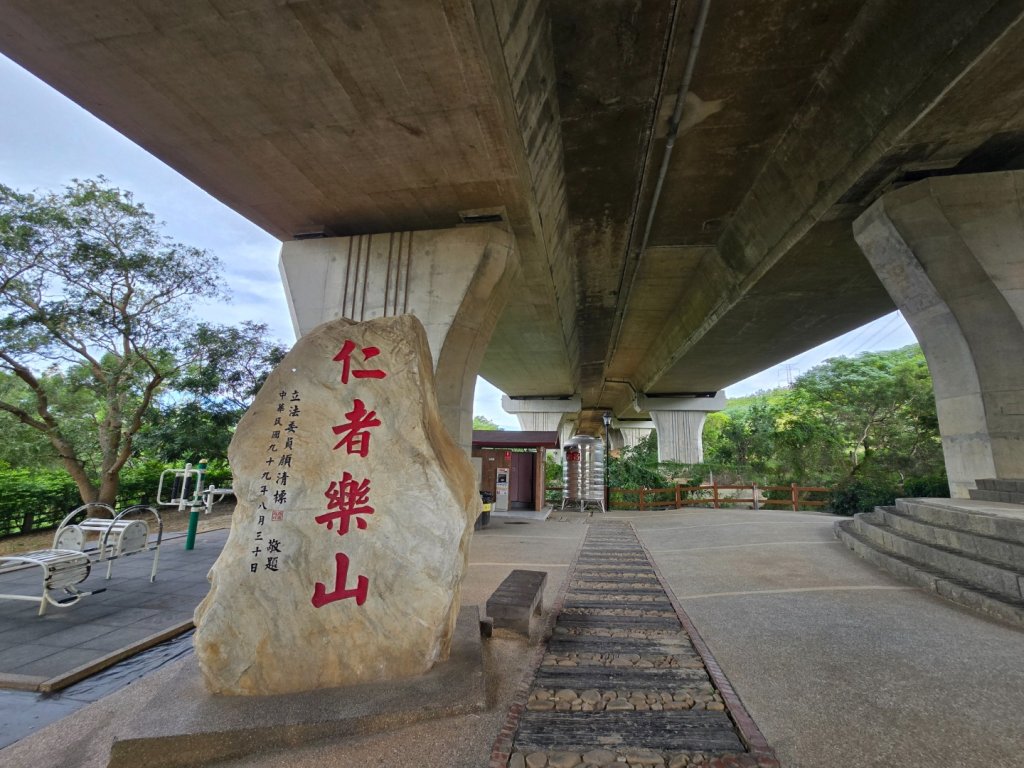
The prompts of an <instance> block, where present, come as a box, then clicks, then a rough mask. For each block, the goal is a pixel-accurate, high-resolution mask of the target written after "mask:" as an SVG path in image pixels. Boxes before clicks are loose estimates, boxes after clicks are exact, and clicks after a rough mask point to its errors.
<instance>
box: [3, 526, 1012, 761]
mask: <svg viewBox="0 0 1024 768" xmlns="http://www.w3.org/2000/svg"><path fill="white" fill-rule="evenodd" d="M590 519H591V518H590V516H582V517H581V516H574V517H572V518H568V519H567V520H566V521H564V522H557V521H548V522H544V523H540V522H537V523H529V524H525V525H505V524H503V523H502V524H498V525H495V524H493V523H492V525H491V527H490V528H488V529H486V530H484V531H482V532H479V533H478V534H477V535H476V536H475V537H474V541H473V547H472V552H471V564H470V572H469V576H468V578H467V580H466V583H465V586H464V588H463V601H464V603H466V604H481V603H483V602H485V601H486V599H487V597H488V596H489V595H490V593H491V592H492V591H493V590H494V589H495V588H496V587H497V586H498V584H500V583H501V581H502V580H503V579H504V578H505V576H507V575H508V573H509V572H510V571H511V570H512V569H513V568H528V569H536V570H547V571H548V572H549V578H548V584H547V588H546V593H545V605H553V604H554V602H555V598H556V596H557V592H558V590H559V587H560V585H561V584H562V582H563V580H564V578H565V575H566V573H567V566H568V564H569V563H570V562H571V560H572V557H573V555H574V553H575V552H576V551H577V549H578V547H579V545H580V543H581V541H582V537H583V534H584V533H585V532H586V530H587V528H586V526H585V525H581V524H579V523H583V522H589V520H590ZM593 519H600V520H606V521H607V520H614V519H629V520H631V521H633V522H634V525H635V526H636V530H637V532H638V534H639V535H640V538H641V540H642V541H643V542H644V543H645V544H646V546H647V548H648V549H649V551H650V552H651V555H652V557H653V559H654V560H655V562H656V564H657V565H658V567H659V569H660V571H661V573H662V575H663V576H664V577H665V579H666V580H667V581H668V582H669V584H670V586H671V588H672V590H673V591H674V592H675V594H676V595H677V597H678V598H679V601H680V603H681V604H682V606H683V607H684V608H685V610H686V612H687V613H688V614H689V615H690V617H691V618H692V619H693V621H694V623H695V624H696V626H697V629H698V630H699V631H700V633H701V634H702V635H703V637H704V640H705V641H706V642H707V644H708V646H709V647H710V649H711V651H712V653H713V654H714V655H715V657H716V659H717V661H718V663H719V664H720V666H721V667H722V669H723V671H724V672H725V674H726V675H727V676H728V678H729V680H730V681H731V683H732V684H733V687H734V688H735V689H736V691H737V692H738V693H739V696H740V698H741V699H742V701H743V703H744V704H745V705H746V707H747V709H748V710H749V711H750V713H751V714H752V715H753V718H754V720H755V721H756V722H757V724H758V726H760V728H761V730H762V731H763V732H764V734H765V736H766V737H767V739H768V741H769V742H770V743H771V745H772V746H773V747H774V748H775V750H776V752H777V753H778V756H779V758H780V761H781V763H782V764H783V765H784V766H787V768H791V767H792V768H811V767H813V768H820V767H821V766H831V765H837V766H838V765H858V766H875V765H886V766H896V767H897V768H899V767H905V768H911V767H913V768H919V767H920V766H926V765H943V766H960V767H962V768H968V767H969V768H973V767H975V766H977V767H978V768H980V767H981V766H990V765H998V766H1000V768H1024V750H1022V749H1021V746H1022V744H1024V740H1022V737H1021V736H1020V733H1019V725H1020V723H1019V720H1020V713H1021V712H1022V711H1024V664H1021V662H1020V660H1021V659H1022V658H1024V633H1022V632H1020V631H1019V630H1015V629H1013V628H1012V627H1009V626H1007V625H1004V624H1001V623H998V622H996V621H993V620H989V619H986V618H983V617H981V616H978V615H975V614H972V613H969V612H967V611H964V610H961V609H959V608H957V607H955V606H953V605H951V604H949V603H947V602H945V601H943V600H941V599H939V598H936V597H935V596H933V595H931V594H929V593H926V592H923V591H921V590H919V589H916V588H913V587H908V586H907V585H905V584H902V583H900V582H897V581H895V580H893V579H890V578H889V577H888V576H886V575H885V574H883V573H881V572H879V571H876V570H874V569H873V568H872V567H870V566H869V565H867V564H866V563H864V562H863V561H861V560H860V559H859V558H857V557H856V555H854V554H853V553H852V552H850V551H848V550H847V549H846V548H845V547H843V546H842V545H840V544H838V543H837V542H835V539H834V538H833V537H832V524H833V522H834V521H835V518H834V517H832V516H829V515H818V514H814V513H793V512H778V511H764V510H762V511H745V510H679V511H671V510H669V511H664V512H644V513H618V512H616V513H609V514H607V515H603V516H602V515H595V516H594V518H593ZM539 640H540V638H539V637H536V636H535V637H534V638H533V644H529V643H528V642H527V641H526V640H525V639H523V638H522V637H520V636H517V635H513V634H510V633H507V632H504V631H502V630H496V632H495V637H494V638H492V639H491V640H490V641H488V642H487V643H486V645H485V651H484V653H485V662H484V663H485V667H486V671H487V673H488V675H489V679H490V690H489V697H490V698H489V706H490V709H488V710H487V711H486V712H483V713H478V714H473V715H466V716H459V717H453V718H447V719H444V720H437V721H431V722H426V723H421V724H418V725H413V726H408V727H405V728H400V729H395V730H391V731H388V732H386V733H381V734H376V735H368V736H360V737H357V738H350V739H342V740H339V741H336V742H327V743H318V744H310V745H306V746H302V747H297V748H294V749H290V750H288V751H287V753H286V754H284V755H283V754H281V753H265V754H257V755H253V756H251V757H248V758H245V759H244V760H239V761H236V762H233V763H226V764H225V765H232V766H256V767H257V768H262V767H266V768H270V767H271V766H274V767H275V768H276V767H277V766H280V765H282V764H287V765H289V766H295V768H313V767H314V766H326V765H331V766H348V765H352V766H363V765H373V766H377V767H378V768H399V767H402V768H405V767H406V766H410V765H423V766H445V767H446V768H480V766H484V765H486V764H487V762H488V760H489V757H490V750H491V746H492V744H493V743H494V740H495V737H496V736H497V735H498V733H499V731H500V730H501V728H502V726H503V725H504V723H505V719H506V715H507V712H508V709H509V706H510V704H511V702H512V701H513V700H514V699H515V697H516V693H517V688H518V686H519V685H520V684H521V683H523V682H524V675H525V674H528V670H530V667H531V661H532V659H533V656H534V653H535V652H536V649H537V645H536V643H537V642H538V641H539ZM188 663H191V662H190V659H188V658H186V659H183V660H179V661H176V662H174V663H172V664H169V665H167V667H166V668H164V669H160V670H158V671H156V672H154V673H153V674H151V675H148V676H147V677H145V678H143V679H141V680H138V681H136V682H135V683H133V684H132V685H130V686H128V687H127V688H125V689H123V690H121V691H118V692H117V693H114V694H112V695H110V696H107V697H106V698H103V699H102V700H100V701H98V702H96V703H94V704H90V705H89V706H87V707H85V708H84V709H83V710H81V711H80V712H77V713H75V714H73V715H71V716H70V717H68V718H65V719H64V720H62V721H60V722H58V723H55V724H54V725H52V726H50V727H48V728H44V729H43V730H41V731H39V732H37V733H35V734H33V735H31V736H28V737H27V738H25V739H22V740H21V741H19V742H18V743H16V744H14V745H12V746H11V747H8V748H7V749H5V750H3V751H0V764H2V765H4V766H5V768H21V767H22V766H24V767H25V768H29V766H31V768H45V766H67V767H68V768H74V767H75V766H104V765H106V759H107V756H108V755H109V749H110V744H111V743H112V741H113V739H114V737H115V735H117V734H119V733H120V730H119V729H123V726H124V723H125V719H126V717H128V716H129V714H130V713H131V712H133V711H135V710H136V709H138V708H142V707H146V706H147V705H148V703H149V702H151V701H154V700H156V699H158V698H159V697H160V696H161V694H162V692H163V691H165V690H166V687H165V686H166V683H167V681H168V680H169V679H170V678H171V677H172V676H173V675H174V674H175V672H176V670H179V669H180V668H181V665H183V664H188ZM69 690H70V691H73V690H74V689H69Z"/></svg>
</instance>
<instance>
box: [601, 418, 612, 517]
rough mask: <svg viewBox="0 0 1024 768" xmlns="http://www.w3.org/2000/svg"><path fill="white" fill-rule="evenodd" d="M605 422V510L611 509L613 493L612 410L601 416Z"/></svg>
mask: <svg viewBox="0 0 1024 768" xmlns="http://www.w3.org/2000/svg"><path fill="white" fill-rule="evenodd" d="M601 420H602V421H603V422H604V508H605V511H608V510H609V509H611V494H610V493H608V462H609V461H611V458H612V457H611V441H610V440H609V437H608V433H609V431H610V430H611V427H612V414H611V412H610V411H605V412H604V416H602V417H601Z"/></svg>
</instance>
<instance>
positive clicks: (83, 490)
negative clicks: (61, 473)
mask: <svg viewBox="0 0 1024 768" xmlns="http://www.w3.org/2000/svg"><path fill="white" fill-rule="evenodd" d="M61 459H62V460H63V462H64V469H66V470H67V472H68V474H69V475H71V479H72V480H74V481H75V485H77V486H78V495H79V496H81V497H82V503H83V504H88V503H90V502H93V501H100V500H101V499H99V498H98V496H99V492H98V491H97V490H96V486H95V485H93V484H92V481H91V480H89V476H88V475H87V474H86V473H85V469H84V468H83V467H82V464H81V462H79V461H78V459H76V458H75V457H74V456H62V457H61Z"/></svg>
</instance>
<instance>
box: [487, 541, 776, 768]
mask: <svg viewBox="0 0 1024 768" xmlns="http://www.w3.org/2000/svg"><path fill="white" fill-rule="evenodd" d="M560 608H561V610H560V612H559V613H558V615H557V618H556V620H555V623H554V627H553V630H552V633H551V636H550V639H549V641H548V643H547V647H546V648H545V649H544V652H543V656H542V657H541V658H540V663H539V665H538V666H537V668H536V670H535V673H534V676H533V679H532V681H531V682H530V684H529V685H528V686H527V687H524V688H523V689H522V690H521V694H522V698H523V700H522V701H519V702H517V703H515V704H513V707H512V710H511V711H510V713H509V719H508V722H507V724H506V727H505V729H504V730H503V731H502V735H501V736H499V738H498V741H497V742H496V744H495V749H494V752H493V754H492V761H491V768H505V766H510V767H511V768H527V767H528V768H576V767H577V766H580V767H583V766H623V765H629V766H641V767H642V768H656V767H662V768H683V767H684V766H686V767H688V766H707V767H708V768H726V767H727V766H728V767H732V766H747V767H751V768H752V767H753V766H760V767H761V768H769V767H772V766H778V762H777V760H776V759H775V755H774V752H773V751H772V750H771V749H770V747H768V744H767V742H766V741H765V740H764V737H763V736H762V735H761V733H760V731H758V730H757V727H756V726H755V725H754V724H753V721H752V720H751V719H750V717H749V715H748V714H747V713H746V711H745V710H744V709H743V705H742V704H741V703H740V701H739V699H738V697H736V695H735V692H734V691H733V690H732V687H731V686H730V685H729V683H728V681H727V680H725V678H724V676H723V675H722V674H721V671H720V670H719V668H718V666H717V664H715V662H714V660H713V659H712V658H710V654H709V652H708V651H707V647H706V646H705V645H704V643H703V641H702V640H701V639H700V638H699V636H698V635H697V633H696V630H695V629H694V628H693V626H692V624H690V621H689V619H688V618H687V617H686V615H685V614H684V613H683V612H682V609H681V608H680V607H679V605H678V603H677V602H676V601H675V599H674V597H673V596H672V595H671V594H670V593H669V592H668V590H667V584H665V583H664V582H663V580H662V578H661V576H660V574H659V573H658V571H657V568H656V567H655V565H654V563H653V562H652V561H651V559H650V557H649V555H648V553H647V551H646V550H645V548H644V547H643V545H642V544H641V542H640V540H639V539H638V538H637V535H636V533H635V532H634V530H633V528H632V526H631V525H629V524H628V523H617V522H601V523H594V524H592V525H591V526H590V530H589V531H588V533H587V537H586V539H585V541H584V543H583V547H582V548H581V550H580V552H579V554H578V556H577V559H576V562H575V564H574V567H573V568H572V569H571V570H570V573H569V575H568V576H567V584H566V585H565V587H564V593H563V596H562V599H561V606H560Z"/></svg>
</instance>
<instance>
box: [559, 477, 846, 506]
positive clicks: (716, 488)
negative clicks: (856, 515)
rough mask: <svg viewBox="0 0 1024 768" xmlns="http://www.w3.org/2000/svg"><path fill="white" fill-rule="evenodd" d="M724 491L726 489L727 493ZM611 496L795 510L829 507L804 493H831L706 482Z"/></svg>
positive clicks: (652, 502)
mask: <svg viewBox="0 0 1024 768" xmlns="http://www.w3.org/2000/svg"><path fill="white" fill-rule="evenodd" d="M544 490H545V491H546V492H551V491H558V492H561V491H562V487H561V486H548V487H547V488H545V489H544ZM722 491H726V492H727V493H725V494H724V495H723V494H722ZM734 491H740V492H743V491H749V492H750V496H741V495H733V494H732V492H734ZM780 491H786V492H787V495H786V497H784V498H768V497H765V496H763V495H762V494H764V493H771V494H775V493H778V492H780ZM608 492H609V495H610V496H611V498H612V502H611V506H612V507H614V508H617V509H639V510H647V509H666V508H668V509H679V508H681V507H711V508H713V509H721V508H722V507H724V506H728V505H732V504H749V505H753V508H754V509H760V508H762V507H789V508H791V509H792V510H793V511H794V512H795V511H797V510H799V509H800V508H801V507H827V506H828V504H829V502H828V500H826V499H820V498H817V499H813V498H812V499H808V498H804V494H808V493H811V494H822V493H831V492H832V489H831V488H822V487H820V486H808V485H797V484H796V483H792V484H790V485H758V484H757V483H751V484H750V485H719V484H718V483H709V484H706V485H674V486H670V487H668V488H609V489H608ZM615 496H620V497H621V496H634V497H637V501H636V504H634V505H632V506H623V505H622V502H621V501H619V500H618V499H615V498H614V497H615Z"/></svg>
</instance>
